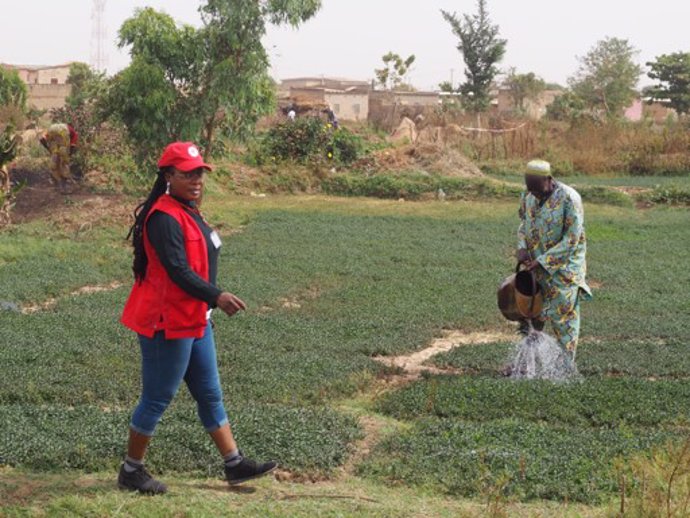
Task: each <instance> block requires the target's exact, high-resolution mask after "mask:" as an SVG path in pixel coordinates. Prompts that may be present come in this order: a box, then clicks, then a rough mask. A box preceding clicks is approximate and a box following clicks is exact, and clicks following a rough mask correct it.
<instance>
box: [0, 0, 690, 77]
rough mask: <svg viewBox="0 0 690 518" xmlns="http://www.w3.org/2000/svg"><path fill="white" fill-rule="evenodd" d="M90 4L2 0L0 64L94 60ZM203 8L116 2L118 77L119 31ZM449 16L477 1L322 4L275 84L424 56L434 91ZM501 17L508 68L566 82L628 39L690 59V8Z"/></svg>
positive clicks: (447, 64)
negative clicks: (596, 54)
mask: <svg viewBox="0 0 690 518" xmlns="http://www.w3.org/2000/svg"><path fill="white" fill-rule="evenodd" d="M91 4H92V2H91V0H62V1H55V0H21V1H19V0H0V7H1V8H2V9H1V10H0V13H1V14H0V62H9V63H21V64H55V63H62V62H66V61H73V60H79V61H87V62H88V61H89V60H90V56H91ZM199 4H200V2H199V1H196V0H165V1H163V0H109V1H108V5H107V10H106V22H107V26H108V32H109V34H108V42H109V49H108V55H109V60H110V61H109V64H110V66H109V67H108V70H109V71H110V72H114V71H117V70H119V69H121V68H122V67H124V66H126V64H127V62H128V55H127V53H126V51H120V50H118V49H117V48H116V46H115V38H116V34H117V30H118V28H119V27H120V25H121V24H122V22H123V21H124V20H125V19H126V18H127V17H129V16H130V15H131V14H132V13H133V11H134V9H135V8H136V7H140V6H147V5H149V6H152V7H155V8H158V9H163V10H165V11H166V12H167V13H169V14H170V15H172V16H173V17H174V18H176V19H177V20H178V21H183V22H187V23H192V24H199V23H200V20H199V15H198V13H197V8H198V6H199ZM440 9H446V10H449V11H456V12H459V13H463V12H472V11H474V9H475V0H323V9H322V10H321V11H320V12H319V13H318V14H317V16H316V17H315V18H313V19H312V20H310V21H309V22H307V23H306V24H305V25H304V26H302V27H301V28H300V29H299V30H291V29H276V28H271V29H270V30H269V34H268V36H267V38H266V44H267V46H268V49H269V52H270V55H271V60H272V64H273V70H272V72H273V75H274V77H276V78H278V79H280V78H287V77H296V76H304V75H310V76H311V75H315V76H321V75H326V76H343V77H349V78H353V79H371V78H372V77H373V70H374V69H375V68H377V67H378V66H379V64H380V61H381V56H382V55H383V54H385V53H386V52H388V51H389V50H392V51H394V52H398V53H400V54H402V55H405V56H407V55H409V54H415V55H416V56H417V63H416V64H415V66H414V69H413V71H412V73H411V74H410V80H411V82H412V83H413V84H414V85H415V86H417V87H418V88H422V89H431V88H435V87H436V85H438V83H439V82H441V81H444V80H449V79H450V77H451V69H454V75H455V80H456V82H457V81H458V80H459V79H460V78H461V77H462V61H461V56H460V54H459V53H458V52H457V50H456V49H455V46H456V39H455V37H454V36H453V34H452V33H451V31H450V27H449V26H448V24H447V23H446V22H445V21H444V20H443V19H442V18H441V14H440ZM489 10H490V12H491V15H492V18H493V19H494V21H495V22H496V23H498V24H499V25H500V27H501V33H502V36H503V37H505V38H506V39H508V53H507V55H506V57H505V59H504V61H503V63H502V65H501V66H502V68H508V67H511V66H514V67H517V69H518V70H519V71H522V72H527V71H534V72H536V73H537V74H539V75H541V76H542V77H543V78H544V79H546V80H547V81H555V82H560V83H564V82H565V81H566V78H567V77H568V76H570V75H571V74H572V73H573V72H574V71H575V70H576V68H577V60H576V56H581V55H583V54H584V53H586V52H587V50H588V49H589V48H590V47H591V46H592V45H593V44H594V43H595V42H596V41H597V40H599V39H601V38H603V37H605V36H616V37H621V38H628V39H629V40H630V41H631V42H632V43H633V44H634V45H635V47H637V48H638V49H639V50H640V55H639V61H640V63H642V64H644V62H646V61H649V60H651V59H653V58H654V57H655V56H657V55H659V54H664V53H669V52H675V51H679V50H684V51H690V31H689V30H688V23H689V22H690V1H689V0H656V1H654V2H653V3H651V4H650V3H649V2H642V1H641V0H579V1H577V2H574V1H569V2H565V1H563V0H560V1H558V0H522V1H517V0H489Z"/></svg>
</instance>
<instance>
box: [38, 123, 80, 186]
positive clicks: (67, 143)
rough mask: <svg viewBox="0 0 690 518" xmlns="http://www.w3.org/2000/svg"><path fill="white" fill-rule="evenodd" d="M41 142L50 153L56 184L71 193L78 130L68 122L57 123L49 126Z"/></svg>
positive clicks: (52, 172) (51, 171) (51, 169)
mask: <svg viewBox="0 0 690 518" xmlns="http://www.w3.org/2000/svg"><path fill="white" fill-rule="evenodd" d="M40 142H41V144H42V145H43V147H45V148H46V149H47V150H48V152H49V153H50V159H51V167H50V173H51V176H52V177H53V181H54V183H55V186H56V187H57V188H58V189H59V190H60V192H62V193H63V194H69V192H70V191H71V185H72V183H73V180H72V173H71V170H70V159H71V156H72V154H73V153H74V150H76V146H77V142H78V136H77V132H76V131H74V128H72V127H71V126H70V125H68V124H63V123H56V124H53V125H51V126H50V127H49V128H48V131H46V133H45V134H44V135H43V136H42V137H41V139H40Z"/></svg>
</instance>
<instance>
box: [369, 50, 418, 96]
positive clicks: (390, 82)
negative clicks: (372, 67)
mask: <svg viewBox="0 0 690 518" xmlns="http://www.w3.org/2000/svg"><path fill="white" fill-rule="evenodd" d="M415 59H416V57H415V56H414V54H413V55H410V56H409V57H408V58H407V59H403V58H401V57H400V55H399V54H395V53H394V52H389V53H388V54H386V55H385V56H383V64H384V67H383V68H379V69H377V70H376V71H375V72H376V80H377V81H378V83H379V84H380V85H381V86H382V87H383V89H384V90H396V89H399V88H400V87H402V86H404V87H406V89H410V86H409V85H408V84H405V76H407V73H408V72H409V71H410V67H411V66H412V64H413V63H414V62H415Z"/></svg>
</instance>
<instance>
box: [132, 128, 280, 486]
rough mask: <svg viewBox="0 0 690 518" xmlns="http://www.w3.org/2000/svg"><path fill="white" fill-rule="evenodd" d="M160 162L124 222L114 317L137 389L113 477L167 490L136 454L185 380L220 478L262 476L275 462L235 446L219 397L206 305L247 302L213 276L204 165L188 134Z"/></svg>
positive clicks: (233, 309) (216, 242)
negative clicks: (137, 368)
mask: <svg viewBox="0 0 690 518" xmlns="http://www.w3.org/2000/svg"><path fill="white" fill-rule="evenodd" d="M158 167H159V171H158V176H157V177H156V182H155V183H154V186H153V189H152V190H151V193H150V194H149V197H148V199H147V200H146V201H145V202H144V203H142V204H141V205H139V207H137V210H136V211H135V223H134V225H133V226H132V228H131V230H130V236H131V238H132V244H133V247H134V263H133V271H134V277H135V282H134V286H133V287H132V291H131V293H130V295H129V298H128V300H127V302H126V304H125V308H124V311H123V315H122V323H123V324H124V325H125V326H126V327H128V328H129V329H131V330H133V331H134V332H136V333H137V334H138V336H139V345H140V350H141V377H142V393H141V398H140V400H139V404H138V405H137V407H136V408H135V410H134V413H133V415H132V419H131V423H130V431H129V443H128V446H127V456H126V458H125V461H124V463H123V464H122V466H121V468H120V473H119V475H118V485H119V487H120V488H122V489H126V490H131V491H139V492H141V493H147V494H161V493H165V492H166V491H167V488H166V486H165V484H163V483H162V482H159V481H158V480H155V479H154V478H153V477H152V476H151V475H150V474H149V472H148V471H147V470H146V469H145V467H144V455H145V454H146V450H147V448H148V445H149V442H150V441H151V437H152V436H153V434H154V431H155V429H156V426H157V425H158V422H159V420H160V419H161V416H162V415H163V412H164V411H165V410H166V408H167V407H168V405H169V404H170V402H171V401H172V399H173V397H174V396H175V394H176V392H177V390H178V388H179V386H180V385H181V383H182V381H183V380H184V382H185V383H186V384H187V388H188V389H189V391H190V393H191V395H192V396H193V397H194V399H195V400H196V403H197V411H198V415H199V419H200V420H201V422H202V424H203V426H204V428H205V429H206V431H207V432H208V433H209V434H210V436H211V439H212V440H213V442H214V443H215V445H216V447H217V449H218V452H219V454H220V456H221V457H222V459H223V462H224V468H225V477H226V479H227V481H228V483H230V484H231V485H234V484H239V483H242V482H245V481H247V480H251V479H254V478H257V477H261V476H263V475H266V474H268V473H270V472H271V471H273V470H274V469H276V467H277V464H276V463H275V462H266V463H257V462H255V461H253V460H251V459H249V458H247V457H245V456H244V455H243V454H242V452H241V451H240V450H239V449H238V446H237V443H236V442H235V439H234V437H233V433H232V430H231V428H230V424H229V422H228V416H227V414H226V412H225V406H224V404H223V392H222V389H221V385H220V378H219V374H218V365H217V361H216V345H215V341H214V335H213V327H212V325H211V320H210V318H211V310H212V308H216V307H217V308H219V309H220V310H222V311H223V312H225V313H226V314H227V315H229V316H232V315H234V314H236V313H237V312H238V311H242V310H244V309H246V306H245V304H244V302H242V300H240V299H239V298H238V297H237V296H235V295H233V294H232V293H229V292H226V291H222V290H221V289H220V288H218V286H217V284H216V276H217V271H218V256H219V254H220V248H221V240H220V237H219V236H218V234H217V233H216V232H215V231H214V230H213V229H212V228H211V226H210V225H209V224H208V222H207V221H206V220H205V219H204V217H203V216H202V214H201V212H199V208H198V206H197V203H198V202H199V200H200V199H201V195H202V192H203V186H204V178H205V174H206V172H207V171H210V170H211V167H210V166H208V165H207V164H205V163H204V161H203V159H202V157H201V154H200V152H199V149H198V148H197V147H196V146H195V145H194V144H193V143H191V142H176V143H173V144H170V145H169V146H168V147H167V148H166V149H165V151H164V152H163V156H162V157H161V159H160V161H159V162H158ZM130 236H128V237H130ZM182 440H184V438H182Z"/></svg>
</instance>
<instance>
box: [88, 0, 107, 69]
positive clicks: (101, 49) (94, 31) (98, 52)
mask: <svg viewBox="0 0 690 518" xmlns="http://www.w3.org/2000/svg"><path fill="white" fill-rule="evenodd" d="M105 3H106V0H93V7H92V8H91V66H92V67H93V68H94V69H95V70H97V71H98V72H105V70H106V68H107V67H108V52H107V50H106V46H107V44H108V43H107V39H108V31H107V28H106V25H105Z"/></svg>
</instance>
